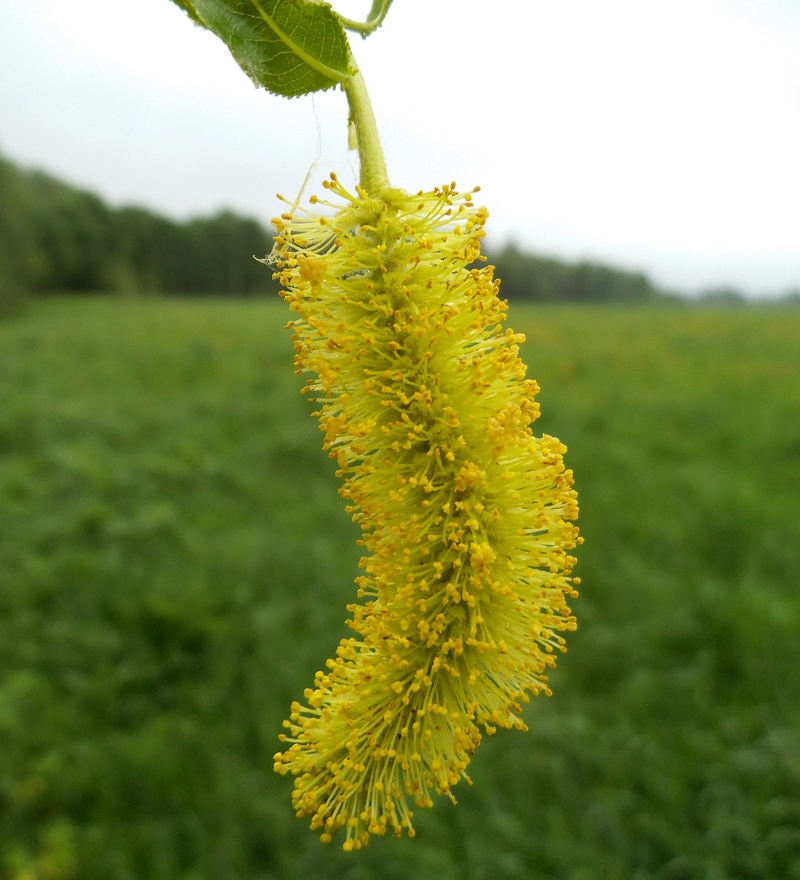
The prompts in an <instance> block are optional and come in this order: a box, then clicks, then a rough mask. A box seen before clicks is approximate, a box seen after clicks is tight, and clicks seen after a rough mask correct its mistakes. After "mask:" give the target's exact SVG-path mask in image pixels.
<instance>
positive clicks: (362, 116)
mask: <svg viewBox="0 0 800 880" xmlns="http://www.w3.org/2000/svg"><path fill="white" fill-rule="evenodd" d="M353 68H354V71H353V74H352V75H351V76H350V78H349V79H348V80H345V82H344V83H343V84H342V85H343V87H344V91H345V94H346V95H347V103H348V105H349V107H350V119H351V121H352V122H353V124H354V125H355V130H356V137H357V139H358V159H359V163H360V166H361V175H360V180H359V182H360V184H361V186H362V188H363V189H365V190H366V191H367V192H368V193H369V194H370V195H378V194H379V193H380V192H381V190H383V189H386V188H387V187H388V186H389V175H388V173H387V171H386V160H385V159H384V157H383V147H382V146H381V139H380V136H379V135H378V126H377V124H376V122H375V114H374V113H373V112H372V104H371V103H370V100H369V95H368V94H367V87H366V85H365V84H364V77H363V76H362V75H361V71H360V70H359V69H358V68H357V67H355V64H353Z"/></svg>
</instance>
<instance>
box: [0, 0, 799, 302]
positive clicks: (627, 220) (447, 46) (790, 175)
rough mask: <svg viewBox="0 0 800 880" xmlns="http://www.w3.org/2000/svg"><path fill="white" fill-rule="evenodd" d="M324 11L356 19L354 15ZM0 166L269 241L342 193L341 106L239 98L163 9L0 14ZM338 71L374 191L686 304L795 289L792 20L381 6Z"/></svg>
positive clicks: (606, 10) (332, 96)
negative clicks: (622, 272) (360, 126)
mask: <svg viewBox="0 0 800 880" xmlns="http://www.w3.org/2000/svg"><path fill="white" fill-rule="evenodd" d="M334 5H335V6H336V8H338V9H340V10H342V11H343V12H345V13H347V14H351V15H358V14H361V15H363V14H364V12H366V10H367V9H368V8H369V5H370V4H369V0H363V2H355V0H343V2H339V3H335V4H334ZM0 13H2V15H1V17H0V150H1V151H2V152H4V153H5V154H6V155H7V156H9V157H10V158H12V159H14V160H15V161H18V162H21V163H23V164H25V165H27V166H34V167H40V168H44V169H45V170H49V171H51V172H52V173H54V174H57V175H58V176H61V177H63V178H65V179H67V180H68V181H70V182H73V183H75V184H79V185H81V186H84V187H88V188H91V189H93V190H95V191H97V192H98V193H100V194H101V195H103V196H104V197H106V198H108V199H109V200H110V201H112V202H113V203H115V204H122V203H138V204H143V205H146V206H149V207H151V208H153V209H157V210H159V211H163V212H165V213H168V214H170V215H172V216H175V217H179V218H184V217H187V216H190V215H194V214H207V213H210V212H212V211H215V210H218V209H219V208H221V207H230V208H232V209H234V210H236V211H239V212H243V213H247V214H250V215H254V216H257V217H259V218H261V219H262V220H266V221H268V220H269V219H270V218H271V217H272V216H274V215H275V214H276V213H277V212H278V211H279V206H278V203H277V201H276V199H275V193H276V192H282V193H283V194H284V195H286V196H289V197H294V196H295V195H296V194H297V192H298V190H299V189H300V187H301V184H302V182H303V180H304V178H305V176H306V173H307V172H308V171H309V169H310V168H312V166H313V167H314V168H315V171H314V174H313V175H312V182H311V184H310V186H309V189H308V191H307V194H309V195H310V194H311V193H312V192H314V191H318V190H319V181H320V180H321V179H322V178H323V177H324V176H326V175H327V174H328V172H330V171H331V170H336V171H337V172H338V173H339V174H340V176H341V177H342V178H343V179H345V180H349V181H353V180H354V179H355V178H356V177H357V168H356V159H355V154H352V153H348V152H347V150H346V132H345V118H346V103H345V99H344V96H343V95H342V94H341V93H339V92H328V93H325V94H322V95H317V96H315V97H313V98H311V97H305V98H299V99H294V100H292V101H287V100H285V99H281V98H276V97H273V96H270V95H268V94H266V93H265V92H263V91H260V90H256V89H255V88H254V87H253V85H252V84H251V83H250V81H249V80H248V79H247V77H246V76H245V75H244V74H243V73H242V72H241V71H240V70H239V68H238V67H237V66H236V64H235V63H234V62H233V60H232V59H231V57H230V55H229V54H228V52H227V50H226V49H225V47H224V46H223V44H222V43H221V42H220V41H219V40H217V38H216V37H214V36H213V35H211V34H209V33H206V32H203V31H202V30H200V29H198V28H195V27H193V26H192V25H191V24H190V23H189V21H188V19H187V18H186V17H185V16H184V15H183V13H181V12H180V10H179V9H178V8H177V7H175V6H174V5H173V4H172V3H170V2H169V0H135V2H133V3H131V2H123V0H71V2H69V3H65V2H64V0H25V2H19V0H0ZM352 41H353V46H354V52H355V55H356V59H357V61H358V62H359V64H360V66H361V68H362V70H363V72H364V76H365V78H366V81H367V86H368V88H369V90H370V93H371V95H372V100H373V104H374V106H375V111H376V115H377V117H378V124H379V127H380V129H381V133H382V137H383V141H384V145H385V149H386V154H387V163H388V167H389V174H390V177H391V179H392V182H393V183H394V184H395V185H398V186H402V187H404V188H406V189H412V190H418V189H421V188H430V187H432V186H434V185H436V184H439V183H443V182H446V181H447V182H449V181H451V180H456V181H457V182H458V184H459V186H460V187H463V188H465V189H466V188H471V187H473V186H475V185H476V184H480V185H481V187H482V192H481V198H482V201H483V202H484V203H485V204H486V205H487V206H488V207H489V211H490V221H489V227H488V231H489V238H490V240H492V241H494V242H495V243H497V244H499V243H502V242H504V241H507V240H510V239H514V240H516V241H517V242H518V243H519V244H520V245H521V246H523V247H524V248H526V249H530V250H534V251H536V252H539V253H545V254H554V255H556V256H563V257H568V258H577V257H588V258H590V259H595V260H602V261H607V262H611V263H615V264H618V265H621V266H626V267H632V268H638V269H642V270H644V271H646V272H647V273H648V274H650V275H651V277H652V278H653V279H654V280H655V281H656V282H657V283H659V284H661V285H664V286H667V287H672V288H676V289H681V290H686V291H696V290H700V289H703V288H707V287H712V286H721V285H734V286H737V287H739V288H742V289H744V290H746V291H748V292H750V293H756V294H758V293H767V292H780V291H783V290H786V289H788V288H792V287H800V0H606V2H601V0H495V2H493V3H486V2H477V0H395V3H394V5H393V7H392V10H391V11H390V13H389V16H388V18H387V21H386V24H385V26H384V27H383V29H382V30H381V31H379V32H377V33H376V34H375V35H374V36H372V37H370V38H369V39H368V40H367V41H362V40H361V39H360V38H358V37H353V38H352Z"/></svg>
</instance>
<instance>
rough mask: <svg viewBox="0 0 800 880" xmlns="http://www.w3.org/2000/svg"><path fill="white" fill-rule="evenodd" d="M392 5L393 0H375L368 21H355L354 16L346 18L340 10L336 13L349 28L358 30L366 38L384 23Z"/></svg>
mask: <svg viewBox="0 0 800 880" xmlns="http://www.w3.org/2000/svg"><path fill="white" fill-rule="evenodd" d="M391 5H392V2H391V0H373V2H372V9H370V11H369V15H368V16H367V20H366V21H353V19H352V18H345V17H344V16H343V15H339V13H338V12H337V13H336V14H337V16H338V17H339V21H341V23H342V24H343V25H344V26H345V27H346V28H347V30H349V31H356V32H358V33H359V34H361V36H362V37H364V38H366V37H367V36H369V34H371V33H372V32H373V31H374V30H377V29H378V28H379V27H380V26H381V25H382V24H383V20H384V18H386V13H387V12H388V11H389V7H390V6H391Z"/></svg>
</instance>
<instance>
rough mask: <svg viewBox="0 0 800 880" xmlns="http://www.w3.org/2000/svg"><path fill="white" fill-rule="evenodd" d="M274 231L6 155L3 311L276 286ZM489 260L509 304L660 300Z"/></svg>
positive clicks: (515, 253)
mask: <svg viewBox="0 0 800 880" xmlns="http://www.w3.org/2000/svg"><path fill="white" fill-rule="evenodd" d="M271 248H272V233H271V230H267V229H265V228H264V227H263V226H262V225H261V224H259V223H258V222H257V221H256V220H252V219H248V218H244V217H239V216H237V215H236V214H233V213H231V212H229V211H223V212H221V213H219V214H216V215H215V216H213V217H208V218H198V219H194V220H189V221H187V222H185V223H179V222H177V221H175V220H170V219H168V218H166V217H163V216H159V215H158V214H154V213H153V212H151V211H148V210H145V209H144V208H137V207H125V208H112V207H110V206H109V205H107V204H106V203H105V202H104V201H103V200H102V199H100V198H99V197H98V196H96V195H94V194H92V193H89V192H86V191H84V190H81V189H77V188H75V187H73V186H69V185H68V184H65V183H62V182H61V181H59V180H56V179H55V178H53V177H51V176H50V175H47V174H44V173H42V172H40V171H29V170H24V169H22V168H20V167H18V166H16V165H15V164H13V163H12V162H9V161H8V160H6V159H3V157H2V156H0V309H2V305H3V303H5V305H6V306H8V305H9V304H10V303H12V302H13V301H14V300H15V299H21V298H23V297H24V296H26V295H30V294H37V293H49V292H81V293H85V292H98V293H100V292H110V293H144V294H148V293H149V294H184V295H203V294H217V295H239V296H247V295H250V296H252V295H257V294H265V293H274V292H277V284H276V282H274V281H273V280H272V277H271V276H272V273H271V272H270V271H269V269H268V268H267V267H265V266H264V265H262V264H261V263H259V262H257V261H256V260H255V259H253V257H254V256H258V257H261V256H264V255H266V254H268V253H269V251H270V250H271ZM487 250H488V253H487V255H488V257H489V259H490V260H491V262H492V263H494V265H495V266H496V267H497V274H498V277H500V278H501V279H502V285H501V293H502V295H503V296H504V297H506V298H507V299H510V300H529V301H536V302H560V303H565V302H612V301H613V302H622V301H624V302H643V301H648V300H652V299H655V298H659V297H663V296H665V295H666V294H664V293H663V292H660V291H659V290H657V289H656V288H655V287H654V286H653V284H652V283H651V282H650V280H649V279H648V278H647V277H646V276H645V275H643V274H640V273H633V272H625V271H622V270H620V269H615V268H612V267H609V266H604V265H600V264H596V263H591V262H581V263H577V264H573V263H567V262H562V261H560V260H555V259H549V258H543V257H537V256H533V255H531V254H528V253H524V252H523V251H521V250H520V249H519V248H518V247H516V246H515V245H513V244H509V245H507V246H506V247H504V248H502V249H498V250H494V249H493V248H491V247H489V248H488V249H487Z"/></svg>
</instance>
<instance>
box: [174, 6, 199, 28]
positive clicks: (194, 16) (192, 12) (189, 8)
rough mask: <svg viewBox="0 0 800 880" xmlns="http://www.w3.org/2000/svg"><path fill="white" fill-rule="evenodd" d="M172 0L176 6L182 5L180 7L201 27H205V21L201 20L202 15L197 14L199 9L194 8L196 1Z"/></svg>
mask: <svg viewBox="0 0 800 880" xmlns="http://www.w3.org/2000/svg"><path fill="white" fill-rule="evenodd" d="M172 2H173V3H174V4H175V5H176V6H180V8H181V9H182V10H183V11H184V12H185V13H186V14H187V15H188V16H189V18H191V20H192V21H193V22H194V23H195V24H199V25H200V26H201V27H205V25H204V24H203V22H202V21H201V20H200V16H199V15H198V14H197V10H196V9H195V8H194V3H192V0H172Z"/></svg>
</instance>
